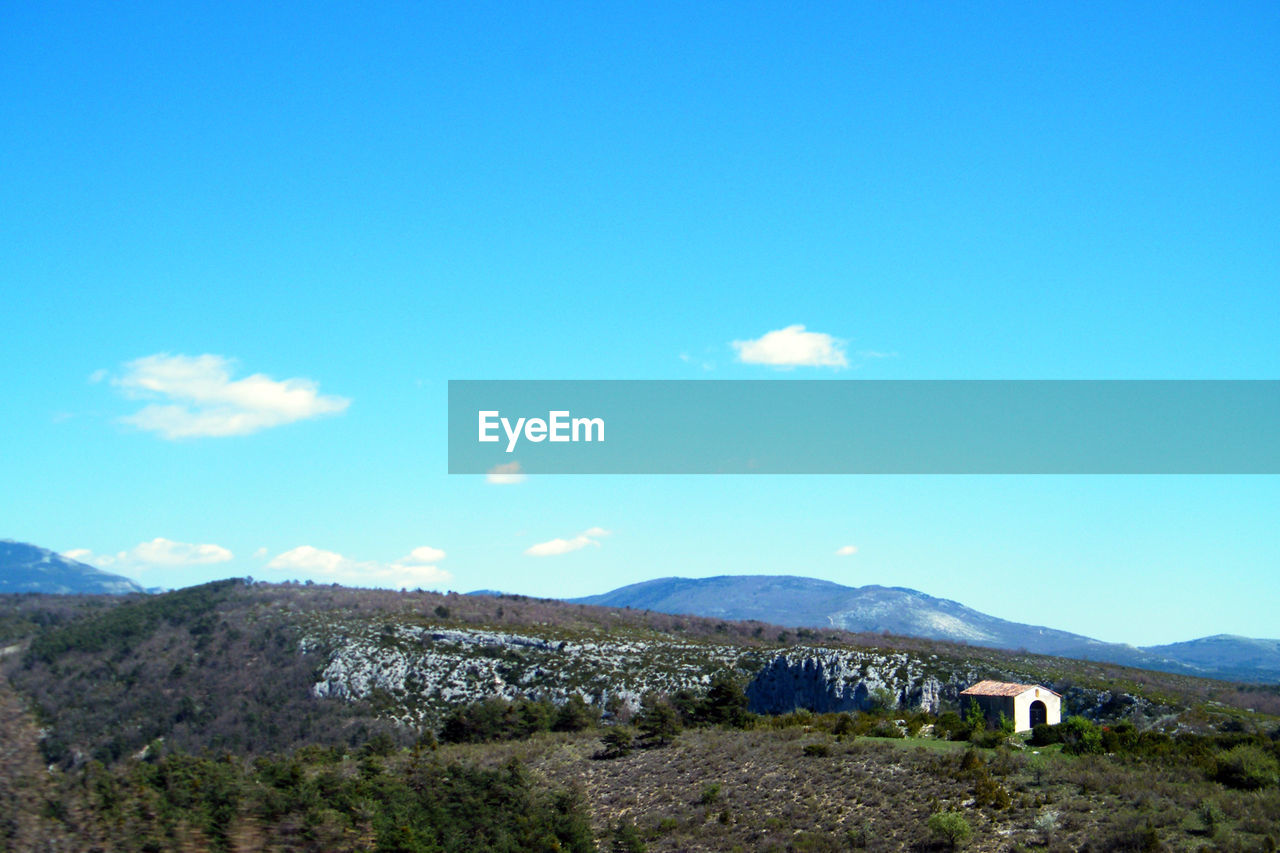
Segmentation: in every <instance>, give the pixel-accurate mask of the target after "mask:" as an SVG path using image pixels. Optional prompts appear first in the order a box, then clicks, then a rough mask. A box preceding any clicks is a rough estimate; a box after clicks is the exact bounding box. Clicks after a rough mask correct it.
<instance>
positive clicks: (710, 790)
mask: <svg viewBox="0 0 1280 853" xmlns="http://www.w3.org/2000/svg"><path fill="white" fill-rule="evenodd" d="M718 799H720V783H719V782H712V783H711V784H709V785H705V786H703V788H702V793H701V794H700V795H698V802H699V803H701V804H702V805H704V806H709V805H711V804H712V803H714V802H715V801H716V800H718Z"/></svg>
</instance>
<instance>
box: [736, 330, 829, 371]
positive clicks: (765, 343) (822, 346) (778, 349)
mask: <svg viewBox="0 0 1280 853" xmlns="http://www.w3.org/2000/svg"><path fill="white" fill-rule="evenodd" d="M845 343H846V342H845V341H842V340H838V339H836V338H833V337H832V336H831V335H827V334H823V333H821V332H806V331H805V330H804V326H801V325H795V326H787V327H786V328H785V329H777V330H775V331H772V332H767V333H765V334H764V335H763V336H761V337H759V338H757V339H756V340H754V341H733V348H734V349H736V350H737V351H738V361H741V362H743V363H745V364H767V365H770V366H772V367H779V368H791V367H848V366H849V360H848V358H846V357H845V352H844V348H845Z"/></svg>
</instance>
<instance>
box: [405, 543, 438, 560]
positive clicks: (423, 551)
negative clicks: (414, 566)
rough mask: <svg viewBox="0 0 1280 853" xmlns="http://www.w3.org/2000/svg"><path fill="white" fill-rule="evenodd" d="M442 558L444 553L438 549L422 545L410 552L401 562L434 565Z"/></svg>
mask: <svg viewBox="0 0 1280 853" xmlns="http://www.w3.org/2000/svg"><path fill="white" fill-rule="evenodd" d="M444 558H445V553H444V551H441V550H440V549H439V548H432V547H431V546H430V545H423V546H422V547H420V548H414V549H413V550H412V551H410V552H409V556H408V557H405V558H404V560H403V561H402V562H414V563H434V562H437V561H439V560H443V559H444Z"/></svg>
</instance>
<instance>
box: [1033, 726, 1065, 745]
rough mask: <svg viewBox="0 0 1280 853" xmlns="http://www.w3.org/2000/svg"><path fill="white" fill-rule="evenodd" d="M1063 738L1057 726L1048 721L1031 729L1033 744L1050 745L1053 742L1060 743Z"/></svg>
mask: <svg viewBox="0 0 1280 853" xmlns="http://www.w3.org/2000/svg"><path fill="white" fill-rule="evenodd" d="M1061 740H1062V737H1061V735H1059V733H1058V727H1057V726H1051V725H1049V724H1048V723H1040V724H1039V725H1037V726H1036V727H1035V728H1033V729H1032V730H1031V745H1032V746H1048V745H1049V744H1051V743H1058V742H1060V741H1061Z"/></svg>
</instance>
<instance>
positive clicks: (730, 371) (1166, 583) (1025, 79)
mask: <svg viewBox="0 0 1280 853" xmlns="http://www.w3.org/2000/svg"><path fill="white" fill-rule="evenodd" d="M1277 44H1280V8H1278V7H1276V6H1275V5H1274V4H1263V3H1257V4H1247V3H1242V4H1232V5H1231V6H1230V7H1229V8H1222V7H1221V6H1220V5H1219V4H1208V3H1199V4H1167V3H1165V4H1154V3H1153V4H1125V5H1124V7H1123V8H1116V7H1114V6H1112V7H1108V6H1105V5H1102V4H1098V5H1093V6H1083V7H1082V6H1080V5H1079V4H1036V5H1035V6H1034V7H1028V6H1027V5H1026V4H970V5H967V6H964V7H958V6H953V7H946V6H938V5H937V4H858V3H845V4H831V5H822V4H809V5H806V6H803V7H798V8H782V7H780V6H779V5H778V4H717V5H711V4H701V5H697V6H696V7H693V8H691V7H690V4H666V5H664V4H650V5H647V6H636V5H634V4H626V5H623V4H581V5H570V4H527V5H515V4H485V3H477V4H449V5H445V4H434V5H432V4H378V5H375V6H373V7H371V8H356V7H355V6H354V5H351V4H323V3H317V4H306V5H303V4H298V5H295V6H281V7H276V8H265V7H264V6H263V4H182V5H180V6H161V5H159V4H132V5H130V6H129V7H128V8H122V7H119V6H112V5H101V4H77V3H62V4H59V3H48V4H28V5H26V6H23V7H15V8H9V9H6V10H5V11H4V13H3V21H2V23H0V293H2V295H3V305H4V307H5V311H4V320H3V327H2V328H3V334H0V380H2V381H3V387H4V396H5V399H6V400H7V401H8V403H7V405H6V406H5V417H4V418H2V419H0V446H2V447H4V448H5V454H4V464H3V466H2V468H3V472H4V473H3V485H4V488H3V489H0V519H3V521H4V525H3V529H2V530H0V536H9V537H12V538H16V539H19V540H25V541H31V542H35V543H38V544H41V545H44V546H46V547H50V548H54V549H57V550H60V551H76V552H77V553H81V554H82V555H83V556H85V558H86V559H90V557H89V555H92V559H93V560H97V561H98V563H99V564H101V565H105V566H107V567H108V568H111V569H112V570H114V571H120V572H122V573H125V574H131V575H133V576H135V577H139V578H141V579H142V580H143V582H144V583H146V584H148V585H162V586H179V585H185V584H188V583H195V582H198V581H202V580H205V579H209V578H213V577H224V576H228V575H253V576H254V577H260V578H268V579H274V578H285V577H313V578H315V579H317V580H331V579H335V578H336V579H339V580H342V581H344V582H368V583H392V584H395V585H399V583H400V582H404V581H414V582H421V583H423V584H424V585H430V586H436V587H440V588H453V589H459V590H467V589H475V588H482V587H484V588H500V589H505V590H510V591H515V592H525V593H530V594H538V595H566V596H568V595H579V594H587V593H592V592H598V591H603V590H605V589H609V588H612V587H614V586H618V585H621V584H623V583H629V582H634V581H638V580H642V579H646V578H650V577H655V576H662V575H672V574H680V575H692V576H697V575H711V574H721V573H737V572H742V573H788V574H800V575H810V576H815V577H823V578H828V579H831V580H835V581H839V582H843V583H849V584H855V585H856V584H863V583H881V584H886V585H904V586H911V587H914V588H918V589H921V590H924V591H926V592H929V593H931V594H934V595H940V596H944V597H948V598H954V599H957V600H959V601H962V602H964V603H965V604H968V605H970V606H973V607H976V608H978V609H980V610H984V611H986V612H990V613H993V614H995V615H999V616H1003V617H1006V618H1012V619H1018V620H1025V621H1032V622H1037V623H1041V624H1049V625H1052V626H1054V627H1059V628H1063V629H1067V630H1074V631H1079V632H1082V633H1088V634H1091V635H1094V636H1099V637H1102V638H1105V639H1111V640H1119V641H1128V642H1135V643H1152V642H1164V641H1172V640H1178V639H1188V638H1191V637H1195V636H1201V635H1205V634H1211V633H1218V632H1231V633H1241V634H1248V635H1253V636H1275V635H1276V633H1277V632H1276V630H1275V628H1274V612H1275V606H1276V604H1277V601H1278V600H1280V595H1278V594H1280V580H1278V578H1280V573H1278V572H1277V571H1276V570H1277V568H1280V533H1277V531H1278V530H1280V524H1277V515H1278V513H1280V485H1278V484H1277V482H1276V478H1274V477H1173V476H1166V477H1132V478H1117V477H1022V478H1018V477H826V478H820V477H819V478H815V477H798V476H797V477H782V476H778V477H758V478H749V477H733V478H729V477H725V478H715V477H542V478H529V479H527V480H525V481H524V482H520V483H508V484H494V483H489V482H486V480H485V478H483V477H458V476H455V477H450V476H448V475H446V474H445V470H446V458H445V456H446V453H445V451H446V446H445V432H444V428H445V384H446V381H447V380H448V379H451V378H454V379H460V378H468V379H490V378H511V379H525V378H527V379H576V378H584V379H585V378H632V379H650V378H652V379H681V378H689V379H693V378H702V377H714V378H719V379H737V378H741V379H748V378H750V379H764V378H776V379H780V380H784V381H785V380H787V379H790V378H814V377H832V378H845V379H858V378H868V379H926V378H927V379H952V378H955V379H985V378H1013V379H1023V378H1047V379H1075V378H1080V379H1105V378H1123V379H1130V378H1143V379H1145V378H1153V379H1204V378H1232V379H1252V378H1267V379H1274V378H1278V377H1280V347H1277V345H1276V341H1277V332H1278V331H1280V234H1278V233H1277V231H1278V226H1277V223H1280V215H1278V214H1280V161H1277V158H1276V156H1275V152H1276V151H1277V150H1280V87H1278V86H1277V84H1276V81H1277V80H1280V51H1277V50H1276V47H1277ZM795 325H803V326H805V327H806V330H807V331H808V332H812V333H816V334H819V335H825V336H829V339H824V340H828V342H829V343H830V345H832V346H837V347H839V348H840V351H841V352H843V353H844V354H845V360H846V361H847V366H846V367H843V368H839V367H831V366H805V365H799V366H796V367H794V368H793V369H791V370H785V371H782V370H778V369H776V368H774V367H771V366H769V365H767V364H752V363H744V362H743V361H741V360H740V355H741V351H740V350H739V349H737V348H735V347H734V346H733V345H732V342H734V341H750V340H758V339H760V338H761V337H762V336H764V335H765V334H766V333H769V332H774V331H779V330H783V329H786V328H788V327H791V326H795ZM201 357H205V358H201ZM248 377H259V378H257V379H251V380H249V381H247V382H244V381H242V380H245V379H246V378H248ZM290 380H293V381H292V382H291V381H290ZM237 383H238V384H237ZM174 406H176V407H178V408H176V409H174V408H164V407H174ZM148 407H151V408H148ZM143 411H145V412H146V414H144V415H139V413H140V412H143ZM193 413H194V416H193ZM201 413H203V415H204V416H203V419H202V417H201ZM183 429H185V430H187V432H189V433H192V432H194V433H200V432H202V431H203V432H213V433H216V434H212V435H189V436H188V437H173V438H171V437H168V436H169V435H174V434H176V433H175V430H176V431H177V432H178V433H180V432H181V431H182V430H183ZM237 431H239V432H242V433H245V434H223V433H227V432H231V433H235V432H237ZM605 530H607V531H609V534H608V535H604V534H603V533H602V532H601V531H605ZM588 533H591V534H592V535H587V534H588ZM557 539H560V540H563V541H564V543H566V544H565V545H564V546H552V547H551V550H557V548H561V547H562V549H569V548H570V547H571V546H574V545H581V547H576V548H572V550H566V551H565V553H560V554H553V555H548V556H541V557H540V556H532V555H530V554H528V553H526V552H527V551H528V550H529V549H530V548H534V547H536V546H538V545H540V544H545V543H549V542H554V541H555V540H557ZM157 540H160V541H157ZM582 540H586V541H585V542H584V541H582ZM846 545H853V546H856V548H857V552H856V553H854V554H852V555H846V556H837V555H836V553H835V552H836V550H837V549H838V548H841V547H843V546H846ZM415 549H418V550H415ZM421 549H425V550H421ZM440 551H443V552H444V554H443V556H441V555H440V554H439V552H440ZM432 567H434V568H432Z"/></svg>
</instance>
